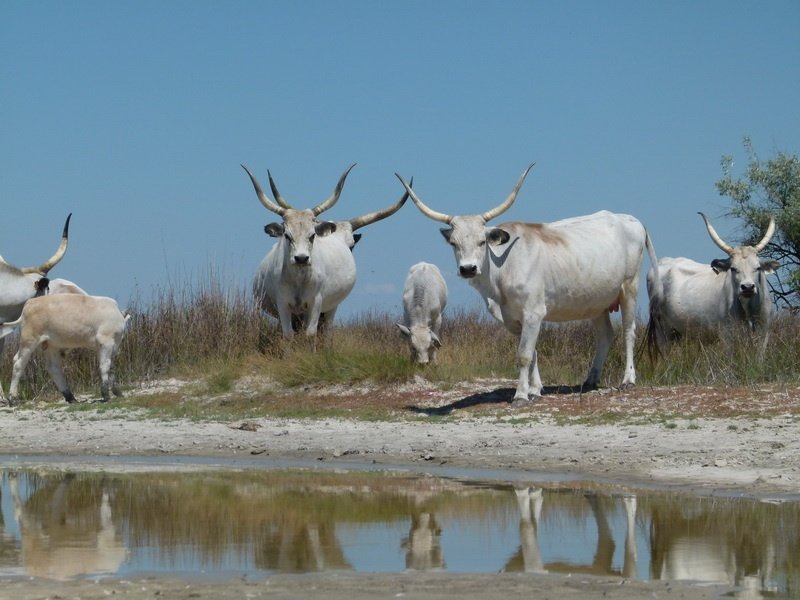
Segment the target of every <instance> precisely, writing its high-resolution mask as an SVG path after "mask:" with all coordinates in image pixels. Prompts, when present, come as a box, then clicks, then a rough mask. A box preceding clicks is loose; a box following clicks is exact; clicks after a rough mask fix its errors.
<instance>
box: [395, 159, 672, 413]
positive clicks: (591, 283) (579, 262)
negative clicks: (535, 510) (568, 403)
mask: <svg viewBox="0 0 800 600" xmlns="http://www.w3.org/2000/svg"><path fill="white" fill-rule="evenodd" d="M532 167H533V164H531V165H529V166H528V168H527V169H525V171H523V173H522V175H521V176H520V178H519V180H518V181H517V184H516V186H515V187H514V189H513V190H512V192H511V193H510V194H509V195H508V197H507V198H506V199H505V200H504V201H503V202H502V203H501V204H499V205H498V206H496V207H495V208H492V209H491V210H488V211H486V212H484V213H482V214H476V215H457V216H451V215H448V214H445V213H441V212H437V211H435V210H432V209H430V208H428V207H427V206H426V205H425V204H424V203H423V202H422V200H420V198H419V197H418V195H417V194H416V193H415V192H414V191H413V190H412V189H411V188H410V187H409V186H408V184H407V183H406V182H405V181H404V180H403V178H402V177H400V175H397V177H398V179H399V180H400V182H401V183H402V184H403V187H404V188H405V189H406V192H408V194H409V195H410V197H411V199H412V200H413V201H414V204H416V205H417V208H419V210H420V211H421V212H422V213H423V214H424V215H425V216H427V217H429V218H431V219H433V220H435V221H440V222H442V223H445V224H447V225H449V227H448V228H443V229H441V232H442V235H443V236H444V238H445V240H446V241H447V242H448V243H449V244H450V245H451V246H452V247H453V252H454V255H455V259H456V264H457V266H458V274H459V276H461V277H462V278H464V279H466V280H468V281H469V283H470V284H471V285H472V286H473V287H474V288H475V289H476V290H477V291H478V292H479V293H480V295H481V296H482V297H483V299H484V300H485V301H486V305H487V308H488V310H489V312H490V313H491V314H492V315H493V316H494V317H495V318H497V319H498V320H500V321H501V322H502V323H503V324H504V325H505V327H506V328H507V329H508V330H509V331H511V332H512V333H514V334H516V335H518V336H519V345H518V348H517V367H518V368H519V379H518V382H517V388H516V391H515V394H514V398H513V404H514V405H515V406H520V405H524V404H525V403H527V402H529V401H530V400H531V399H532V398H535V397H538V396H540V395H541V394H542V391H543V386H542V381H541V379H540V377H539V367H538V360H537V354H536V340H537V338H538V337H539V331H540V329H541V326H542V322H544V321H573V320H579V319H591V320H592V321H593V323H594V327H595V331H596V352H595V357H594V361H593V362H592V365H591V368H590V369H589V374H588V376H587V378H586V381H585V382H584V383H583V385H582V386H581V390H588V389H595V388H596V387H597V384H598V382H599V381H600V373H601V370H602V368H603V363H604V362H605V359H606V355H607V354H608V349H609V347H610V345H611V340H612V337H613V329H612V326H611V319H610V317H609V314H610V313H611V312H612V311H615V310H617V309H621V311H622V327H623V336H624V342H625V373H624V377H623V380H622V386H621V387H622V388H623V389H624V388H628V387H631V386H633V385H635V383H636V371H635V369H634V364H633V350H634V341H635V316H636V315H635V312H636V296H637V291H638V289H637V288H638V282H639V270H640V268H641V264H642V258H643V253H644V250H645V247H646V248H647V251H648V253H649V255H650V260H651V261H652V262H653V263H655V260H656V259H655V250H654V249H653V245H652V242H651V241H650V236H649V235H648V233H647V231H646V230H645V228H644V226H643V225H642V224H641V223H640V222H639V221H638V220H637V219H635V218H634V217H632V216H630V215H621V214H613V213H610V212H608V211H601V212H598V213H595V214H592V215H588V216H582V217H575V218H571V219H565V220H562V221H556V222H554V223H520V222H510V223H504V224H502V225H499V226H497V227H489V226H487V225H486V224H487V223H488V222H489V221H491V220H492V219H494V218H495V217H497V216H499V215H501V214H502V213H504V212H505V211H506V210H508V208H509V207H510V206H511V205H512V204H513V203H514V200H515V199H516V197H517V194H518V193H519V190H520V188H521V187H522V184H523V182H524V181H525V178H526V177H527V175H528V172H529V171H530V170H531V168H532Z"/></svg>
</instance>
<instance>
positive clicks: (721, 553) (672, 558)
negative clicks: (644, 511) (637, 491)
mask: <svg viewBox="0 0 800 600" xmlns="http://www.w3.org/2000/svg"><path fill="white" fill-rule="evenodd" d="M707 504H708V503H706V502H702V501H697V502H696V503H695V504H690V503H686V504H685V505H683V506H666V507H663V506H659V507H654V509H653V512H652V521H651V524H650V571H651V576H652V578H653V579H682V580H691V581H707V582H715V583H725V584H728V585H735V586H741V587H742V588H743V592H742V594H740V595H739V596H738V597H739V598H762V597H764V596H763V595H762V594H761V592H762V591H763V592H772V591H775V588H774V586H773V585H772V583H771V582H770V579H771V577H772V573H773V570H774V567H775V564H776V548H775V537H774V531H771V530H768V529H767V528H765V527H761V526H759V520H757V519H753V518H752V517H751V515H749V514H746V513H743V512H742V511H741V510H738V511H735V510H726V509H725V507H724V506H717V507H714V509H715V510H709V509H708V508H707V506H706V505H707Z"/></svg>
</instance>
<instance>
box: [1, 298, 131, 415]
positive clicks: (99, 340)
mask: <svg viewBox="0 0 800 600" xmlns="http://www.w3.org/2000/svg"><path fill="white" fill-rule="evenodd" d="M129 318H130V315H127V316H126V315H123V314H122V312H121V311H120V310H119V306H117V303H116V301H115V300H113V299H111V298H107V297H105V296H88V295H83V294H74V293H64V294H53V295H47V296H39V297H37V298H32V299H31V300H28V302H26V303H25V307H24V308H23V309H22V316H21V317H20V319H19V321H18V322H13V323H5V324H3V325H2V326H0V337H5V336H6V335H8V334H9V333H10V332H11V331H13V330H14V329H15V328H16V327H17V326H19V328H20V337H19V350H18V351H17V353H16V355H15V356H14V367H13V369H12V373H11V385H10V386H9V390H8V396H9V403H10V404H11V405H12V406H13V405H14V404H16V403H17V400H18V390H19V381H20V379H21V377H22V374H23V372H24V371H25V367H26V366H27V364H28V361H29V360H30V359H31V356H32V354H33V352H34V350H36V348H38V347H39V346H41V347H42V348H43V350H44V355H45V361H46V366H47V371H48V372H49V373H50V376H51V377H52V378H53V381H54V382H55V384H56V387H57V388H58V391H60V392H61V393H62V394H63V395H64V399H65V400H66V401H67V402H70V403H72V402H75V396H74V395H73V394H72V391H71V390H70V388H69V384H68V383H67V380H66V377H65V376H64V370H63V367H62V358H63V356H62V353H63V351H64V350H68V349H71V348H93V349H95V350H97V357H98V361H99V364H100V376H101V379H102V385H101V393H102V397H103V402H107V401H108V400H109V390H111V391H112V392H113V393H114V394H115V395H116V396H120V395H122V394H121V392H120V390H119V387H117V384H116V381H115V378H114V372H113V361H114V357H115V356H116V354H117V351H118V350H119V344H120V342H121V341H122V334H123V333H124V331H125V325H126V323H127V322H128V319H129Z"/></svg>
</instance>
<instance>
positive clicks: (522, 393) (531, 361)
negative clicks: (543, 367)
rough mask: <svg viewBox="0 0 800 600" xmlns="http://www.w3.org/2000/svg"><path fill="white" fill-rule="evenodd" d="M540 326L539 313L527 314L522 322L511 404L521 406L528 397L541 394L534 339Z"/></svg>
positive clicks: (540, 318) (536, 337)
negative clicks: (517, 370)
mask: <svg viewBox="0 0 800 600" xmlns="http://www.w3.org/2000/svg"><path fill="white" fill-rule="evenodd" d="M541 327H542V317H541V316H540V315H532V316H527V317H526V318H525V322H524V323H523V324H522V331H521V332H520V336H519V346H518V347H517V368H518V369H519V381H518V382H517V391H516V393H515V394H514V400H513V401H512V404H513V405H514V406H522V405H524V404H527V403H528V401H529V399H530V398H534V397H536V396H541V395H542V382H541V380H539V368H538V365H537V357H536V341H537V340H538V339H539V331H540V329H541ZM532 374H533V380H534V381H533V385H531V383H530V380H531V375H532Z"/></svg>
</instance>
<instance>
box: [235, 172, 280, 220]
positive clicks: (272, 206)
mask: <svg viewBox="0 0 800 600" xmlns="http://www.w3.org/2000/svg"><path fill="white" fill-rule="evenodd" d="M242 168H243V169H244V170H245V171H246V172H247V174H248V175H249V176H250V181H251V182H252V183H253V188H254V189H255V190H256V196H258V199H259V200H261V204H263V205H264V208H266V209H267V210H270V211H272V212H274V213H275V214H277V215H280V216H281V217H282V216H283V215H284V213H285V212H286V209H285V208H283V207H281V206H278V205H277V204H275V203H274V202H273V201H272V200H270V199H269V198H267V195H266V194H265V193H264V190H262V189H261V185H260V184H259V183H258V180H257V179H256V176H255V175H253V174H252V173H251V172H250V169H248V168H247V167H245V166H244V165H242Z"/></svg>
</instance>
